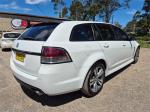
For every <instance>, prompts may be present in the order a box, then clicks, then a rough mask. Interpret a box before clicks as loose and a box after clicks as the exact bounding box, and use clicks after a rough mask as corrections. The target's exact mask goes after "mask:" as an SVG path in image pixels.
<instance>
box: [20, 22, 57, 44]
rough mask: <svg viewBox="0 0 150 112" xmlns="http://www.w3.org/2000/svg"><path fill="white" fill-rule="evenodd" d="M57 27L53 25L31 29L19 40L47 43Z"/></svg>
mask: <svg viewBox="0 0 150 112" xmlns="http://www.w3.org/2000/svg"><path fill="white" fill-rule="evenodd" d="M57 25H58V24H57V23H53V24H46V25H37V26H33V27H30V28H29V29H28V30H27V31H25V32H24V33H23V34H22V35H21V36H20V37H19V40H33V41H46V40H47V39H48V37H49V36H50V34H51V33H52V32H53V30H54V29H55V28H56V26H57Z"/></svg>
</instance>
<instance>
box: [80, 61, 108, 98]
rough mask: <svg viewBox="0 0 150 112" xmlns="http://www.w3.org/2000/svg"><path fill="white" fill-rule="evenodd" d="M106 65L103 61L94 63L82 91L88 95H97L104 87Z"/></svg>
mask: <svg viewBox="0 0 150 112" xmlns="http://www.w3.org/2000/svg"><path fill="white" fill-rule="evenodd" d="M104 79H105V66H104V64H102V63H101V62H98V63H96V64H94V65H93V66H92V67H91V69H90V70H89V72H88V74H87V77H86V79H85V82H84V84H83V87H82V89H81V91H82V92H83V93H84V94H85V95H86V96H87V97H93V96H95V95H97V94H98V93H99V92H100V90H101V89H102V87H103V83H104Z"/></svg>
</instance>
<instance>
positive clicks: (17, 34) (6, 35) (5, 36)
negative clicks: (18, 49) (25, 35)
mask: <svg viewBox="0 0 150 112" xmlns="http://www.w3.org/2000/svg"><path fill="white" fill-rule="evenodd" d="M19 36H20V33H6V34H4V38H18V37H19Z"/></svg>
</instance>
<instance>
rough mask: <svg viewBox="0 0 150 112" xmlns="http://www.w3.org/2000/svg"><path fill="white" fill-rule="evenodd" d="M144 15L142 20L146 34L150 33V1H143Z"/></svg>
mask: <svg viewBox="0 0 150 112" xmlns="http://www.w3.org/2000/svg"><path fill="white" fill-rule="evenodd" d="M143 10H144V12H145V13H144V14H143V19H145V21H146V26H145V27H146V30H147V34H148V33H149V32H150V0H145V1H144V6H143Z"/></svg>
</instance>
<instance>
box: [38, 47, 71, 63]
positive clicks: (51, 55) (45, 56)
mask: <svg viewBox="0 0 150 112" xmlns="http://www.w3.org/2000/svg"><path fill="white" fill-rule="evenodd" d="M66 62H71V58H70V56H69V54H68V52H67V51H66V50H65V49H63V48H57V47H43V48H42V55H41V63H42V64H54V63H55V64H56V63H66Z"/></svg>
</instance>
